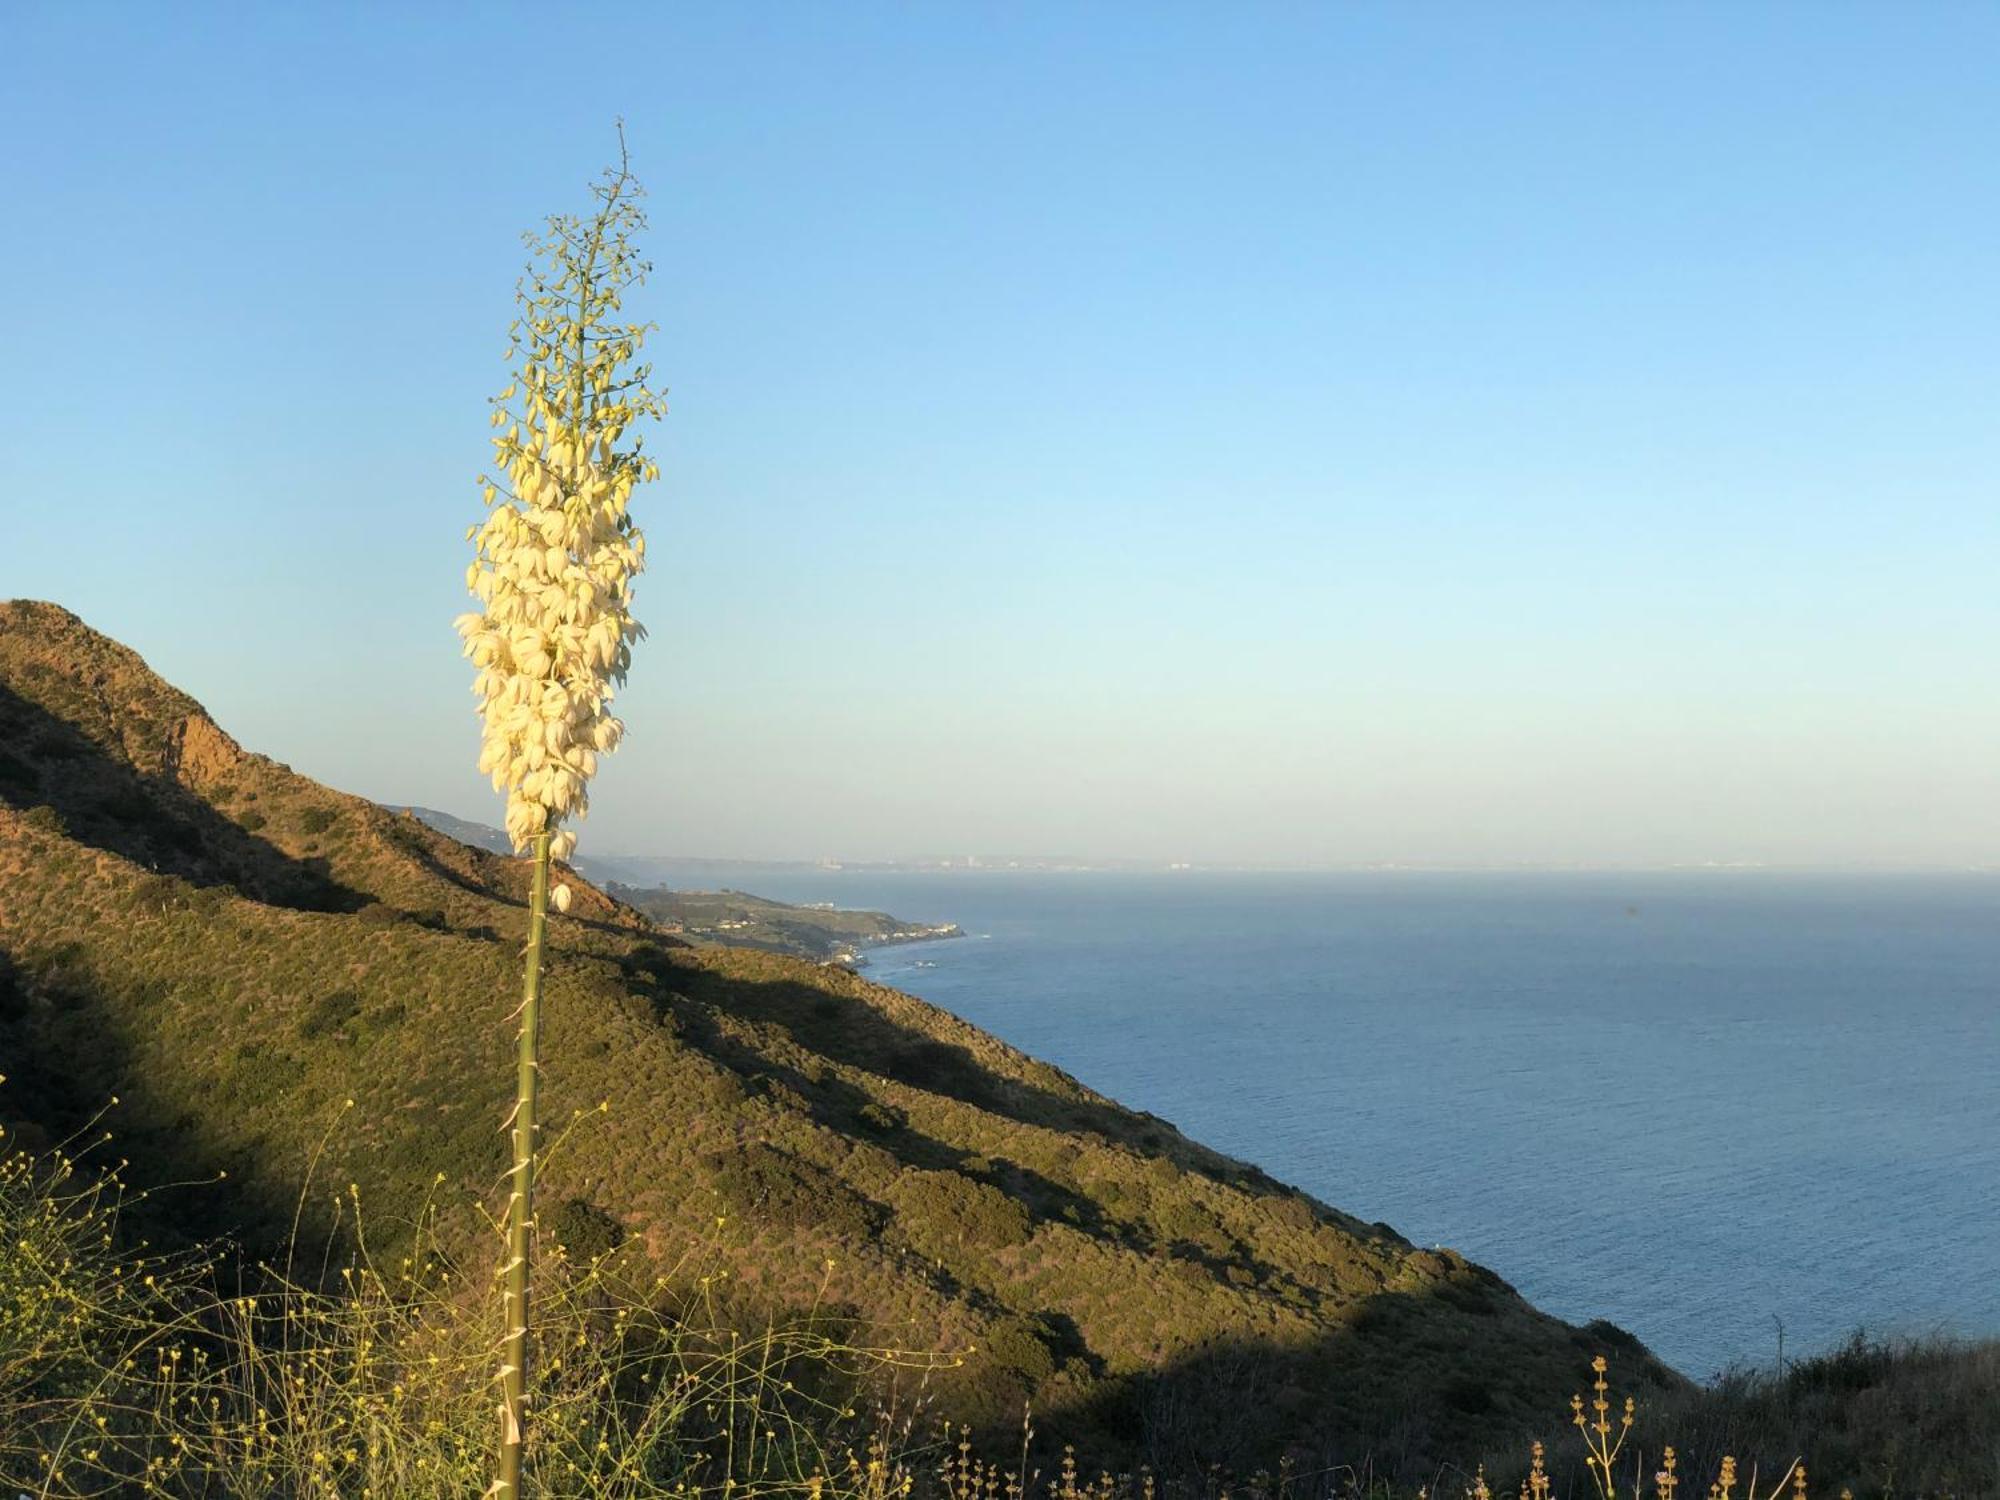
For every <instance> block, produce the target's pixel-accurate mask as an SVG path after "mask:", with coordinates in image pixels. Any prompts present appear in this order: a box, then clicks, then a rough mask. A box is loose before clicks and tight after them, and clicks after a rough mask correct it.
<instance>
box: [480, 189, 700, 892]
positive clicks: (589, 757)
mask: <svg viewBox="0 0 2000 1500" xmlns="http://www.w3.org/2000/svg"><path fill="white" fill-rule="evenodd" d="M636 191H637V190H636V185H635V184H633V182H632V180H631V179H630V177H629V176H628V175H627V174H626V173H624V171H623V170H622V169H621V170H620V171H619V172H617V173H614V174H613V175H612V176H611V178H610V179H609V180H608V181H607V183H605V184H604V185H601V186H599V187H598V188H597V189H596V192H597V195H598V198H599V200H600V208H599V211H598V213H597V214H596V215H595V216H593V217H592V218H590V219H588V220H585V219H578V218H575V217H570V216H564V217H558V218H554V219H551V220H550V221H549V232H548V234H547V235H546V236H544V237H542V238H541V239H539V240H536V239H532V238H531V240H530V245H531V246H532V247H533V248H534V249H535V250H536V251H537V252H538V258H537V264H536V267H535V269H533V270H531V271H530V272H529V274H528V276H527V278H526V279H524V281H523V282H522V286H521V301H522V308H523V311H522V315H521V317H520V318H519V319H518V320H517V321H516V323H515V324H514V328H513V337H514V344H513V347H512V348H510V350H509V351H508V354H509V358H519V359H520V361H521V363H520V366H519V370H518V378H517V379H516V380H515V381H514V383H513V384H511V385H509V386H508V388H507V389H506V390H505V391H503V392H502V393H501V394H500V396H499V397H498V398H496V400H495V402H494V411H493V425H494V426H495V427H500V428H504V430H503V431H502V432H500V433H499V434H498V435H497V436H495V438H494V439H493V447H494V453H495V460H496V465H497V468H498V471H499V476H500V477H499V478H498V479H497V480H495V479H492V478H482V481H481V482H482V485H483V488H484V498H485V502H486V505H487V507H488V514H487V516H486V520H485V523H484V524H483V525H480V526H475V527H472V528H469V529H468V530H467V532H466V536H467V539H468V540H470V541H472V542H473V543H474V544H475V550H476V556H475V558H474V560H473V562H472V564H471V565H470V566H469V567H468V568H467V569H466V575H465V581H466V587H467V588H468V589H470V590H471V592H472V593H473V595H474V596H475V597H477V598H478V600H479V601H480V604H481V606H482V608H481V609H480V610H479V611H476V612H474V613H471V614H466V615H461V616H460V617H459V619H458V621H457V622H456V623H457V626H458V632H459V635H460V636H461V637H462V638H463V639H464V642H465V654H466V655H467V656H469V657H471V658H472V661H473V665H474V666H475V667H476V668H477V669H478V673H477V676H476V677H475V679H474V682H473V692H474V693H475V695H476V696H477V697H478V699H479V713H480V715H481V718H482V720H483V722H484V738H483V743H482V746H481V749H480V755H479V769H480V771H481V772H482V773H483V774H485V775H488V776H490V777H491V778H492V780H493V789H494V790H495V791H496V792H501V793H503V794H504V795H505V796H506V798H507V813H506V828H507V836H508V837H509V838H510V839H512V840H513V843H514V847H515V848H516V849H517V850H520V851H526V850H527V849H528V848H529V846H530V845H531V844H532V843H533V841H534V839H535V838H536V836H537V835H539V834H542V833H549V834H551V835H552V837H551V839H550V853H551V855H552V856H553V857H554V858H556V859H566V858H568V857H569V856H570V854H571V853H572V852H573V851H574V849H575V847H576V834H575V833H574V831H572V830H570V829H567V828H562V827H560V825H561V824H562V823H563V822H564V821H565V820H569V819H576V818H581V817H583V816H584V815H585V814H586V812H587V811H588V809H589V805H590V793H589V782H590V778H591V777H592V776H594V775H595V774H596V773H597V761H598V757H599V756H601V755H605V754H608V753H609V752H610V751H612V750H613V749H615V748H616V747H617V745H618V742H619V739H620V738H621V737H622V735H623V733H624V725H623V724H622V723H621V722H620V721H619V720H618V719H617V718H616V717H615V716H614V715H613V714H612V712H611V701H612V695H613V693H614V691H615V689H616V688H617V687H618V686H619V685H621V684H623V682H624V680H625V673H626V669H627V668H628V666H629V665H630V664H631V659H632V646H633V644H634V643H635V642H636V641H638V640H639V639H640V638H642V637H643V636H644V634H645V631H644V629H643V627H641V626H640V624H639V622H638V621H637V620H636V619H634V618H633V615H632V580H633V579H634V577H635V576H636V575H637V574H638V573H639V572H640V570H641V569H642V568H643V567H644V566H645V557H646V539H645V537H644V535H643V534H642V533H641V532H640V530H639V528H638V526H637V525H635V524H634V522H633V520H632V517H631V514H630V509H629V507H630V505H631V500H632V492H633V490H634V489H635V488H636V487H637V486H638V485H639V484H641V483H643V482H644V481H646V480H649V479H652V478H654V477H656V475H657V472H658V471H657V469H656V468H655V466H654V465H653V464H652V462H651V461H650V460H649V459H647V458H645V457H644V456H643V454H642V452H641V447H642V445H641V443H640V442H639V441H637V440H635V441H633V442H632V443H631V445H630V446H629V448H625V449H621V448H620V446H619V444H620V442H621V440H622V439H623V438H624V437H625V435H626V433H627V431H628V429H629V428H630V427H631V425H632V424H633V423H634V422H635V421H636V420H638V419H640V418H642V417H650V416H659V415H662V414H663V413H664V412H665V410H666V406H665V403H664V401H662V400H661V398H660V397H659V396H657V395H656V394H655V393H653V392H652V391H651V390H649V389H648V388H647V386H646V378H647V375H648V371H647V369H646V368H644V367H637V368H634V367H633V361H634V359H635V358H636V357H637V355H638V352H639V350H640V348H641V347H642V345H643V344H644V342H645V337H646V334H647V332H648V329H647V327H646V325H644V324H634V323H622V322H616V321H614V318H615V315H616V314H617V312H618V310H619V307H620V303H621V298H622V294H623V292H624V291H625V290H626V289H627V288H629V287H631V286H633V285H634V284H636V283H638V282H640V281H642V280H643V279H644V277H645V273H646V271H647V269H648V267H646V266H645V265H644V264H642V263H640V262H639V261H638V260H637V259H636V258H635V256H634V254H633V252H632V249H631V245H630V238H629V237H630V234H631V232H632V231H634V230H636V229H638V228H641V227H643V225H644V218H643V216H642V215H641V214H640V213H639V210H638V207H637V205H636V203H635V202H634V201H633V197H634V195H635V193H636ZM517 398H518V404H517V405H510V403H515V402H516V401H517ZM566 894H567V892H566V891H559V892H558V895H557V902H558V904H559V905H560V904H564V903H563V902H562V897H563V896H564V895H566Z"/></svg>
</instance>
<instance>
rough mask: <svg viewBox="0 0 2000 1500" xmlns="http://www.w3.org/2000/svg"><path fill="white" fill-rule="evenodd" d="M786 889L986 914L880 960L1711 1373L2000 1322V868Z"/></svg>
mask: <svg viewBox="0 0 2000 1500" xmlns="http://www.w3.org/2000/svg"><path fill="white" fill-rule="evenodd" d="M758 888H759V892H760V894H765V895H769V896H773V897H776V898H778V899H783V900H800V901H829V900H830V901H837V902H839V903H840V904H842V905H846V906H870V907H880V908H882V909H885V910H888V911H891V912H893V913H895V914H896V915H898V916H900V917H906V918H911V919H929V920H951V921H957V922H959V923H961V924H962V925H963V926H964V927H965V928H966V930H967V931H968V932H969V933H973V934H977V936H975V937H971V938H968V939H966V940H963V941H959V942H946V943H933V944H925V945H922V946H920V947H911V948H901V949H891V950H877V951H876V952H874V953H873V954H871V955H870V963H869V970H868V972H869V973H870V974H871V975H872V976H873V977H875V978H876V979H878V980H880V981H882V982H883V983H887V984H892V985H896V986H899V987H901V988H903V989H907V990H910V991H912V992H914V993H916V994H918V995H921V996H923V997H924V998H926V999H928V1000H931V1001H934V1002H935V1003H937V1004H939V1005H942V1006H945V1007H946V1008H948V1009H950V1010H953V1011H956V1012H957V1013H958V1014H960V1015H963V1016H965V1017H966V1018H967V1019H968V1020H971V1021H973V1022H975V1023H977V1024H978V1025H980V1026H983V1027H985V1028H987V1029H988V1030H990V1031H992V1032H994V1033H996V1034H997V1035H999V1036H1001V1037H1003V1038H1005V1039H1006V1040H1007V1041H1009V1042H1012V1043H1014V1044H1015V1045H1017V1046H1019V1047H1021V1048H1023V1049H1025V1050H1026V1051H1028V1052H1031V1053H1034V1054H1035V1055H1037V1056H1040V1057H1044V1058H1047V1059H1049V1060H1050V1061H1052V1062H1054V1063H1056V1064H1058V1065H1059V1066H1061V1067H1063V1068H1065V1069H1066V1070H1068V1071H1069V1072H1071V1073H1073V1074H1075V1075H1076V1076H1077V1077H1079V1078H1081V1079H1082V1080H1084V1081H1085V1082H1087V1083H1089V1084H1091V1085H1092V1086H1093V1087H1095V1088H1097V1089H1099V1090H1101V1091H1102V1092H1104V1093H1107V1094H1110V1095H1112V1096H1113V1097H1115V1098H1117V1099H1119V1100H1120V1101H1121V1102H1123V1103H1125V1104H1128V1105H1132V1106H1135V1107H1138V1108H1141V1109H1148V1110H1152V1111H1154V1112H1155V1113H1157V1114H1160V1115H1163V1116H1165V1117H1166V1118H1167V1119H1169V1120H1172V1121H1173V1122H1174V1123H1175V1124H1177V1125H1179V1126H1180V1127H1181V1128H1182V1129H1183V1130H1185V1131H1187V1132H1188V1133H1189V1134H1191V1135H1193V1136H1196V1137H1198V1138H1200V1139H1202V1140H1205V1141H1207V1142H1209V1143H1210V1144H1212V1145H1214V1146H1216V1147H1218V1148H1219V1149H1221V1150H1223V1151H1226V1152H1228V1153H1230V1154H1231V1155H1234V1156H1238V1157H1242V1158H1245V1159H1247V1160H1250V1161H1254V1162H1256V1163H1258V1164H1259V1165H1261V1166H1263V1167H1264V1168H1266V1169H1267V1170H1268V1171H1270V1172H1271V1173H1273V1174H1274V1175H1275V1176H1278V1177H1280V1178H1283V1179H1286V1180H1288V1181H1291V1182H1295V1183H1297V1184H1299V1185H1300V1186H1302V1187H1304V1188H1306V1189H1307V1190H1308V1191H1310V1192H1312V1193H1313V1194H1315V1195H1316V1196H1318V1197H1321V1198H1323V1199H1326V1200H1327V1201H1329V1202H1332V1203H1334V1204H1337V1205H1339V1206H1340V1207H1341V1208H1343V1209H1346V1210H1348V1211H1349V1212H1352V1213H1355V1214H1358V1215H1360V1216H1361V1217H1363V1218H1366V1219H1385V1220H1387V1221H1388V1222H1390V1223H1391V1224H1393V1225H1395V1226H1396V1227H1397V1228H1398V1229H1399V1230H1401V1231H1402V1232H1403V1233H1404V1234H1405V1235H1407V1236H1409V1238H1411V1239H1412V1240H1415V1241H1418V1242H1419V1243H1425V1244H1428V1243H1440V1244H1448V1245H1452V1246H1455V1247H1457V1248H1459V1249H1462V1250H1464V1251H1465V1252H1466V1253H1467V1254H1469V1255H1471V1256H1473V1257H1474V1258H1475V1259H1477V1260H1479V1261H1482V1262H1484V1263H1485V1264H1487V1265H1489V1266H1491V1267H1493V1268H1494V1269H1495V1270H1497V1271H1498V1272H1500V1274H1501V1275H1503V1276H1505V1277H1506V1278H1507V1279H1508V1280H1510V1281H1511V1282H1513V1283H1514V1284H1515V1285H1516V1286H1517V1287H1518V1288H1520V1290H1521V1291H1522V1292H1523V1293H1524V1294H1525V1295H1526V1296H1528V1297H1529V1298H1530V1299H1531V1300H1533V1301H1534V1302H1536V1303H1539V1304H1540V1305H1541V1306H1543V1307H1545V1308H1547V1309H1549V1310H1550V1311H1552V1312H1555V1313H1558V1314H1560V1315H1562V1316H1564V1317H1568V1318H1572V1319H1578V1320H1581V1319H1586V1318H1590V1317H1600V1316H1601V1317H1609V1318H1611V1319H1612V1320H1613V1321H1615V1322H1617V1323H1619V1324H1621V1325H1622V1326H1624V1327H1626V1328H1629V1329H1631V1330H1632V1331H1633V1332H1635V1333H1637V1334H1638V1335H1639V1336H1640V1337H1641V1338H1643V1339H1645V1340H1646V1341H1647V1342H1648V1343H1649V1344H1651V1345H1652V1346H1653V1348H1654V1349H1655V1350H1656V1351H1658V1352H1659V1353H1660V1354H1661V1355H1662V1357H1664V1358H1665V1359H1667V1360H1668V1361H1669V1362H1670V1363H1673V1364H1675V1365H1677V1366H1679V1367H1680V1368H1682V1369H1683V1370H1686V1371H1688V1372H1689V1373H1691V1374H1696V1375H1706V1374H1708V1373H1711V1372H1713V1371H1715V1370H1717V1369H1719V1368H1721V1367H1722V1366H1724V1365H1726V1364H1728V1363H1730V1362H1732V1361H1737V1360H1744V1361H1751V1362H1768V1361H1769V1360H1770V1359H1771V1357H1772V1355H1773V1353H1774V1346H1775V1342H1776V1336H1777V1334H1776V1326H1775V1324H1774V1323H1773V1319H1774V1318H1776V1319H1782V1320H1783V1323H1784V1327H1785V1340H1786V1348H1787V1352H1788V1354H1790V1353H1798V1352H1803V1351H1805V1350H1809V1349H1813V1348H1819V1347H1824V1346H1825V1345H1827V1344H1829V1343H1831V1342H1833V1341H1835V1340H1837V1339H1839V1338H1840V1337H1841V1336H1843V1335H1844V1334H1845V1333H1847V1332H1848V1331H1849V1330H1851V1329H1852V1328H1854V1327H1855V1326H1857V1325H1863V1324H1865V1325H1867V1326H1868V1327H1870V1328H1871V1329H1881V1330H1909V1331H1923V1330H1930V1329H1935V1328H1943V1329H1947V1330H1952V1331H1957V1332H1962V1333H1995V1332H2000V877H1982V876H1976V875H1968V876H1963V877H1952V876H1946V877H1928V876H1888V877H1873V876H1823V877H1792V876H1777V875H1770V874H1757V873H1743V874H1724V873H1707V872H1702V873H1689V874H1685V875H1645V876H1636V875H1635V876H1614V875H1594V876H1573V875H1562V876H1558V875H1494V876H1466V875H1439V874H1430V875H1414V874H1413V875H1372V874H1371V875H1327V876H1263V875H1193V876H1188V875H1164V874H1163V875H1158V876H1111V875H998V874H996V875H987V874H964V875H958V874H940V875H902V876H893V875H892V876H869V875H859V874H827V875H800V876H791V877H783V878H774V879H770V880H762V881H760V882H759V885H758ZM919 960H921V961H923V962H924V963H926V964H934V965H935V967H919V966H918V963H919Z"/></svg>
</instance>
